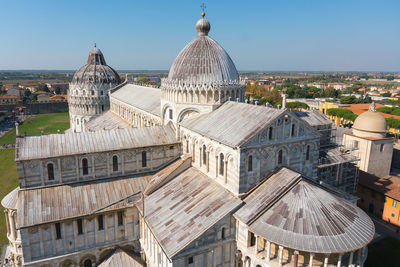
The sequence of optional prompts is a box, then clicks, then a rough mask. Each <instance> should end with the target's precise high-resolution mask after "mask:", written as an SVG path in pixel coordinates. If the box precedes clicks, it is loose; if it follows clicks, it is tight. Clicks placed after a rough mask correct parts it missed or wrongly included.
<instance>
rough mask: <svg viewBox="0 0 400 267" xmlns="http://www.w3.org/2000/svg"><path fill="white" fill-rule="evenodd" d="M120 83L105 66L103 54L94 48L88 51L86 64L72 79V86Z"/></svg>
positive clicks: (109, 68) (115, 75) (116, 76)
mask: <svg viewBox="0 0 400 267" xmlns="http://www.w3.org/2000/svg"><path fill="white" fill-rule="evenodd" d="M119 83H121V78H120V77H119V75H118V73H117V72H116V71H115V70H114V69H113V68H111V67H110V66H108V65H107V63H106V60H105V59H104V56H103V53H102V52H101V51H100V49H98V48H97V47H96V45H95V46H94V47H93V48H92V50H90V52H89V55H88V58H87V61H86V64H85V65H83V66H82V67H81V68H80V69H79V70H78V71H77V72H76V73H75V75H74V77H73V78H72V84H95V85H103V84H111V85H112V86H115V85H118V84H119Z"/></svg>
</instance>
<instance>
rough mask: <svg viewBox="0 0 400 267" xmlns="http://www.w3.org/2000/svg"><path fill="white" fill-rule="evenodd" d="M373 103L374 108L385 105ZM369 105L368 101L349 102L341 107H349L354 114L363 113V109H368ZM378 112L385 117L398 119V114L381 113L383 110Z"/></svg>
mask: <svg viewBox="0 0 400 267" xmlns="http://www.w3.org/2000/svg"><path fill="white" fill-rule="evenodd" d="M375 104H376V108H381V107H385V105H382V104H379V103H375ZM369 105H370V104H368V103H367V104H350V105H347V106H346V107H343V108H345V109H349V110H351V111H352V112H353V113H354V114H358V115H360V114H361V113H364V112H365V111H368V109H369ZM379 113H380V114H381V115H382V116H383V117H385V118H395V119H400V116H396V115H390V114H386V113H383V112H379Z"/></svg>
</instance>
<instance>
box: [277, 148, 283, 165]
mask: <svg viewBox="0 0 400 267" xmlns="http://www.w3.org/2000/svg"><path fill="white" fill-rule="evenodd" d="M282 162H283V151H282V149H281V150H279V153H278V164H282Z"/></svg>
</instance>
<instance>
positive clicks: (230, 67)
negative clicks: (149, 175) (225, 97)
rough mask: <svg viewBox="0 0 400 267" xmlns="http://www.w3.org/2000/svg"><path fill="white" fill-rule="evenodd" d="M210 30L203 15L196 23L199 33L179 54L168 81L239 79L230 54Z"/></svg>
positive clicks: (212, 81) (225, 80)
mask: <svg viewBox="0 0 400 267" xmlns="http://www.w3.org/2000/svg"><path fill="white" fill-rule="evenodd" d="M202 15H204V13H203V14H202ZM210 29H211V26H210V23H209V21H208V20H207V19H205V18H204V16H203V18H201V19H200V20H199V21H198V22H197V23H196V30H197V32H198V36H197V37H196V38H195V39H194V40H193V41H191V42H190V43H189V44H188V45H186V47H185V48H183V50H182V51H181V52H180V53H179V55H178V57H177V58H176V59H175V61H174V63H173V64H172V67H171V69H170V71H169V75H168V80H177V81H182V82H190V83H215V82H217V83H238V82H239V74H238V72H237V70H236V67H235V64H234V63H233V61H232V59H231V58H230V57H229V55H228V53H226V51H225V50H224V49H223V48H222V47H221V46H220V45H219V44H218V43H217V42H216V41H214V40H213V39H212V38H210V37H208V32H209V31H210Z"/></svg>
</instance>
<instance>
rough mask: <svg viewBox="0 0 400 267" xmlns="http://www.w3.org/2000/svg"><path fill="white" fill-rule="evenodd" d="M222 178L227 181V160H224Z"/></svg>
mask: <svg viewBox="0 0 400 267" xmlns="http://www.w3.org/2000/svg"><path fill="white" fill-rule="evenodd" d="M224 179H225V184H226V183H227V182H228V160H225V161H224Z"/></svg>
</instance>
